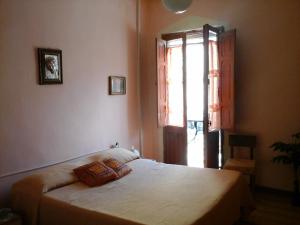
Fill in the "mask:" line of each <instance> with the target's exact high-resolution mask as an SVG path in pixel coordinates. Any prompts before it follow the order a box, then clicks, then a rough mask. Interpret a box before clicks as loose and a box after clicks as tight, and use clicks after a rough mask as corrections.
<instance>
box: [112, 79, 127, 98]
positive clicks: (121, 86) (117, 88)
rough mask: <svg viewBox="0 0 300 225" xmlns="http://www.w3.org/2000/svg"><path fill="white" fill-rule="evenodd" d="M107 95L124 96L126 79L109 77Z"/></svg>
mask: <svg viewBox="0 0 300 225" xmlns="http://www.w3.org/2000/svg"><path fill="white" fill-rule="evenodd" d="M109 94H110V95H125V94H126V77H120V76H110V77H109Z"/></svg>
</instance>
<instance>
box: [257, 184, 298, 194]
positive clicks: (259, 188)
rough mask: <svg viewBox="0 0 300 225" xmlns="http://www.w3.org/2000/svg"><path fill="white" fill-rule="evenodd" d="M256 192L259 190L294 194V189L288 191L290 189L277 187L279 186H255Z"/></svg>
mask: <svg viewBox="0 0 300 225" xmlns="http://www.w3.org/2000/svg"><path fill="white" fill-rule="evenodd" d="M255 192H257V193H259V192H265V193H266V192H267V193H271V194H278V195H288V196H290V195H292V193H293V192H292V191H288V190H282V189H277V188H271V187H265V186H256V187H255Z"/></svg>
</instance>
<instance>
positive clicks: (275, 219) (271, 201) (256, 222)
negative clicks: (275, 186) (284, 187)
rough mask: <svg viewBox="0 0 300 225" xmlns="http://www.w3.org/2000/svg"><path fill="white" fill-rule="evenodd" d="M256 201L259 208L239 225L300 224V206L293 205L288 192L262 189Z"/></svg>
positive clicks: (256, 196)
mask: <svg viewBox="0 0 300 225" xmlns="http://www.w3.org/2000/svg"><path fill="white" fill-rule="evenodd" d="M255 201H256V207H257V209H256V210H255V211H254V212H253V213H252V214H251V216H250V217H249V218H248V219H247V221H246V222H243V223H240V224H239V225H300V207H293V206H292V205H291V198H290V196H288V195H287V194H275V193H267V192H266V191H264V192H263V191H260V192H257V193H256V194H255Z"/></svg>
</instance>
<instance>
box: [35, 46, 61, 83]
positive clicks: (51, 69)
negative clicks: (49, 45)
mask: <svg viewBox="0 0 300 225" xmlns="http://www.w3.org/2000/svg"><path fill="white" fill-rule="evenodd" d="M38 61H39V83H40V84H62V83H63V72H62V51H61V50H58V49H46V48H38Z"/></svg>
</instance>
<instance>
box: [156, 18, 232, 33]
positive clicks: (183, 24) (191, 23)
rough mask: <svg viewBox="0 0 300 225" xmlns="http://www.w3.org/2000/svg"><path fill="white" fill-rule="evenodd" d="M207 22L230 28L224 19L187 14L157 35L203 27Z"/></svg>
mask: <svg viewBox="0 0 300 225" xmlns="http://www.w3.org/2000/svg"><path fill="white" fill-rule="evenodd" d="M205 24H210V25H212V26H224V27H225V29H227V28H228V24H227V23H226V22H223V21H217V20H212V19H209V18H205V17H200V16H187V17H185V18H183V19H181V20H179V21H178V22H176V23H173V24H170V25H169V26H167V27H165V28H164V29H162V30H161V31H160V32H159V33H158V34H157V36H159V35H160V34H165V33H174V32H180V31H188V30H195V29H200V28H202V27H203V26H204V25H205Z"/></svg>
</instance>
